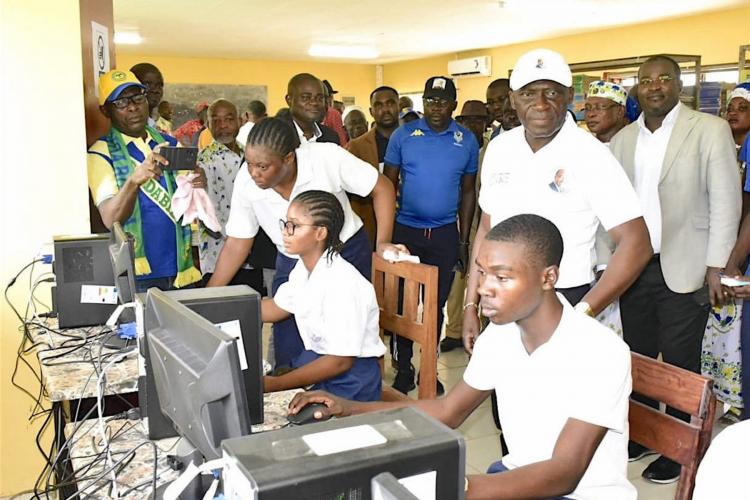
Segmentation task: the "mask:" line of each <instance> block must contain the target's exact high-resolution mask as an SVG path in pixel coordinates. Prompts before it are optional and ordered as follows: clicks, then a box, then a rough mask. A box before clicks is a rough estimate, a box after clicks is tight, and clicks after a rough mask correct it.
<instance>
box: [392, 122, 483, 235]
mask: <svg viewBox="0 0 750 500" xmlns="http://www.w3.org/2000/svg"><path fill="white" fill-rule="evenodd" d="M478 161H479V145H478V144H477V140H476V138H475V137H474V134H472V133H471V132H470V131H469V130H468V129H466V128H464V127H462V126H461V125H459V124H458V123H456V122H455V121H454V120H451V122H450V124H449V125H448V128H447V129H445V130H444V131H442V132H435V131H434V130H432V129H431V128H430V126H429V125H427V122H426V121H425V119H424V118H420V119H419V120H414V121H413V122H409V123H406V124H404V125H402V126H401V127H399V128H398V129H396V131H395V132H393V135H391V138H390V140H389V141H388V149H387V150H386V152H385V164H386V165H390V166H393V167H397V168H398V169H399V174H400V175H399V177H400V182H399V188H398V193H397V194H396V202H397V204H398V208H397V213H396V222H398V223H399V224H403V225H405V226H409V227H415V228H419V229H429V228H434V227H439V226H445V225H447V224H453V223H455V222H456V218H457V214H458V205H459V202H460V200H461V179H462V177H463V176H464V175H476V173H477V169H478Z"/></svg>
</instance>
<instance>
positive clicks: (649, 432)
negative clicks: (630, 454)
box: [628, 353, 716, 500]
mask: <svg viewBox="0 0 750 500" xmlns="http://www.w3.org/2000/svg"><path fill="white" fill-rule="evenodd" d="M631 356H632V374H633V392H634V393H638V394H642V395H643V396H646V397H649V398H651V399H655V400H657V401H659V402H662V403H665V404H666V405H667V406H671V407H672V408H675V409H677V410H681V411H684V412H685V413H688V414H690V423H687V422H683V421H682V420H679V419H677V418H675V417H672V416H671V415H667V414H666V413H662V412H660V411H658V410H657V409H655V408H651V407H650V406H647V405H644V404H643V403H640V402H638V401H635V400H633V399H632V397H631V399H630V413H629V416H628V421H629V422H630V439H631V440H633V441H635V442H636V443H638V444H641V445H643V446H645V447H647V448H650V449H652V450H655V451H658V452H659V453H661V454H662V455H664V456H666V457H668V458H671V459H672V460H674V461H675V462H677V463H679V464H681V465H682V472H681V473H680V480H679V483H678V485H677V494H676V495H675V498H676V499H677V500H688V499H690V498H691V497H692V495H693V487H694V486H695V473H696V472H697V470H698V464H699V463H700V461H701V460H702V459H703V455H704V454H705V453H706V449H708V445H709V443H710V442H711V431H712V428H713V424H714V413H715V412H716V398H715V397H714V395H713V391H712V389H711V386H712V382H711V380H709V379H707V378H705V377H702V376H700V375H698V374H697V373H692V372H689V371H687V370H683V369H682V368H678V367H676V366H673V365H670V364H667V363H663V362H661V361H657V360H655V359H651V358H648V357H646V356H642V355H640V354H636V353H631Z"/></svg>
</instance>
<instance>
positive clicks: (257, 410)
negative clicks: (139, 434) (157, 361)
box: [136, 285, 263, 439]
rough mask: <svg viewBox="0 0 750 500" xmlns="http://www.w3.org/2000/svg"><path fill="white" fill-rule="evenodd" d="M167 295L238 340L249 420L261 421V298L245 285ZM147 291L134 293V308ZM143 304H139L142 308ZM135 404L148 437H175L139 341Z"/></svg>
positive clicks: (143, 331)
mask: <svg viewBox="0 0 750 500" xmlns="http://www.w3.org/2000/svg"><path fill="white" fill-rule="evenodd" d="M165 293H166V295H167V296H168V297H170V298H172V299H174V300H176V301H178V302H179V303H180V304H183V305H185V306H187V307H188V308H189V309H190V310H191V311H194V312H196V313H198V314H199V315H201V316H202V317H204V318H206V319H207V320H208V321H210V322H211V323H213V324H214V325H217V326H219V328H221V330H222V331H224V332H225V333H228V334H230V335H232V336H233V337H235V338H236V339H238V352H239V355H240V367H241V368H242V374H243V376H244V381H245V391H246V399H247V401H248V405H249V406H250V423H252V424H262V423H263V343H262V323H261V318H260V315H261V312H260V308H261V304H260V303H261V298H260V295H259V294H258V292H256V291H255V290H253V289H252V288H250V287H249V286H247V285H232V286H217V287H211V288H190V289H185V290H170V291H168V292H165ZM146 302H147V298H146V294H145V293H139V294H136V304H137V306H136V311H139V310H140V311H144V310H145V308H146ZM141 305H142V307H141ZM144 316H146V313H145V312H137V313H136V317H137V318H138V320H139V322H140V323H141V325H142V326H141V327H139V329H138V330H139V332H140V333H139V334H140V335H146V334H147V333H148V329H147V327H146V325H145V323H146V321H145V319H144ZM139 348H140V351H141V356H140V357H139V363H140V365H139V366H140V367H139V373H140V375H139V378H138V404H139V405H140V408H141V417H142V418H143V419H144V421H145V422H146V424H147V425H146V428H147V429H148V437H149V439H164V438H168V437H173V436H176V433H175V429H174V427H173V426H172V423H171V421H170V420H169V419H168V418H167V417H165V416H164V415H163V414H162V412H161V409H160V408H161V404H160V402H159V397H158V394H157V392H156V387H155V385H154V376H153V373H152V370H151V367H150V362H149V361H148V359H149V354H148V343H147V342H146V341H145V338H141V340H140V341H139Z"/></svg>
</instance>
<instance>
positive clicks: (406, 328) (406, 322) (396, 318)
mask: <svg viewBox="0 0 750 500" xmlns="http://www.w3.org/2000/svg"><path fill="white" fill-rule="evenodd" d="M400 280H403V287H404V288H403V289H404V294H403V302H402V303H401V304H399V281H400ZM372 284H373V286H374V287H375V295H376V296H377V299H378V306H380V328H382V329H384V330H389V331H391V332H394V333H397V334H398V335H400V336H402V337H405V338H408V339H410V340H412V341H414V342H416V343H418V344H419V345H420V347H421V357H420V360H419V364H420V370H419V375H420V376H419V399H429V398H434V397H435V396H436V387H437V299H438V293H437V285H438V269H437V267H435V266H429V265H427V264H415V263H412V262H393V263H392V262H388V261H387V260H385V259H383V258H382V257H380V256H378V254H377V253H374V254H373V256H372ZM420 286H421V288H422V290H423V293H424V295H423V298H422V301H421V302H422V314H421V315H419V314H418V308H419V304H420ZM399 306H401V307H399Z"/></svg>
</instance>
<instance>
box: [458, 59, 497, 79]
mask: <svg viewBox="0 0 750 500" xmlns="http://www.w3.org/2000/svg"><path fill="white" fill-rule="evenodd" d="M448 73H450V75H451V76H452V77H453V78H466V77H470V76H489V75H490V74H491V73H492V58H491V57H490V56H479V57H470V58H468V59H456V60H455V61H449V62H448Z"/></svg>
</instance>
